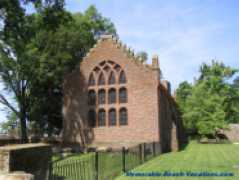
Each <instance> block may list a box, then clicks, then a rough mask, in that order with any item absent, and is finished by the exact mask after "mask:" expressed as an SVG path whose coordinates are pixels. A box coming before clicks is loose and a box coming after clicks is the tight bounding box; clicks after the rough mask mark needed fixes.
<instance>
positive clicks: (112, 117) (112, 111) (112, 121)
mask: <svg viewBox="0 0 239 180" xmlns="http://www.w3.org/2000/svg"><path fill="white" fill-rule="evenodd" d="M109 125H110V126H115V125H116V111H115V109H110V110H109Z"/></svg>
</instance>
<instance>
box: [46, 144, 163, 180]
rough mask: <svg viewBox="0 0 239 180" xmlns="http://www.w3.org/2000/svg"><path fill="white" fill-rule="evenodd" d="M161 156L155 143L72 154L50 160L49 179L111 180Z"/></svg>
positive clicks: (159, 149)
mask: <svg viewBox="0 0 239 180" xmlns="http://www.w3.org/2000/svg"><path fill="white" fill-rule="evenodd" d="M159 154H161V145H160V143H158V142H152V143H143V144H139V145H137V146H134V147H130V148H125V147H123V148H122V149H118V150H111V151H96V152H92V153H88V154H83V155H82V154H73V155H71V156H69V157H65V158H61V159H58V160H56V161H53V162H52V163H51V165H50V168H49V179H50V180H113V179H114V178H115V177H116V176H119V175H120V174H122V173H124V172H127V171H129V170H131V169H133V168H135V167H136V166H138V165H140V164H142V163H144V162H146V161H148V160H150V159H151V158H153V157H155V156H157V155H159Z"/></svg>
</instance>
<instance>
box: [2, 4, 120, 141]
mask: <svg viewBox="0 0 239 180" xmlns="http://www.w3.org/2000/svg"><path fill="white" fill-rule="evenodd" d="M29 2H31V3H34V5H35V8H36V13H33V14H26V12H25V9H24V6H22V3H25V4H26V5H27V3H29ZM0 8H1V9H0V18H1V19H0V21H1V22H2V26H1V28H0V77H1V79H2V81H3V83H4V85H5V87H6V88H5V90H6V91H7V92H10V93H13V96H14V97H15V98H16V101H17V104H18V107H17V108H15V107H14V106H13V104H12V103H11V102H10V101H9V100H7V98H6V96H4V94H2V93H1V94H0V103H2V104H4V105H6V106H7V107H8V108H9V109H11V110H12V111H13V112H14V113H15V114H16V115H17V117H18V118H19V119H20V124H21V132H22V133H21V135H22V140H23V142H27V130H26V129H27V123H26V122H27V121H36V122H37V123H38V124H39V125H40V129H42V130H44V129H46V130H48V131H49V132H50V130H52V129H53V127H57V128H61V122H62V121H61V120H62V116H61V105H62V101H61V99H62V80H63V76H64V74H65V73H68V72H70V71H72V70H73V69H74V68H75V67H76V64H78V63H79V62H80V60H81V59H82V57H83V56H84V55H85V54H86V52H87V51H88V49H89V48H90V47H91V46H92V45H93V44H94V43H95V40H96V39H97V37H99V36H100V35H101V34H104V33H114V34H116V33H115V28H114V26H113V24H112V23H111V22H110V21H109V20H108V19H106V18H104V17H102V16H101V15H100V13H98V12H97V10H96V8H95V7H94V6H90V7H89V9H88V10H87V11H86V12H85V13H78V14H75V15H71V14H70V13H69V12H66V11H65V9H64V1H63V0H45V1H43V0H42V1H41V0H36V1H35V0H34V1H33V0H25V1H20V0H12V1H8V0H3V1H1V2H0Z"/></svg>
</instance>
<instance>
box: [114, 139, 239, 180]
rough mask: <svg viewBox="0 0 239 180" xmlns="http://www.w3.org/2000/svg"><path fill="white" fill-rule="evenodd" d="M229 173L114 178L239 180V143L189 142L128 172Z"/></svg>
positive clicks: (141, 179)
mask: <svg viewBox="0 0 239 180" xmlns="http://www.w3.org/2000/svg"><path fill="white" fill-rule="evenodd" d="M152 171H153V172H161V173H162V172H165V171H171V172H180V171H181V172H187V171H191V172H203V171H206V172H232V173H234V176H233V177H185V176H184V177H129V176H126V175H123V176H121V177H119V178H117V180H151V179H152V180H155V179H157V180H189V179H190V180H239V145H238V144H237V145H236V144H198V143H196V142H191V143H190V144H189V145H188V146H187V147H186V148H185V149H184V150H183V151H180V152H173V153H167V154H163V155H161V156H158V157H156V158H154V159H152V160H150V161H148V162H146V163H145V164H143V165H141V166H138V167H137V168H135V169H134V170H132V172H152Z"/></svg>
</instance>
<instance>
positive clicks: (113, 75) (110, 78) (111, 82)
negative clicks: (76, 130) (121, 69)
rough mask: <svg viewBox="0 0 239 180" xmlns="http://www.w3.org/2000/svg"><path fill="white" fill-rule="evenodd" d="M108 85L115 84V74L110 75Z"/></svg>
mask: <svg viewBox="0 0 239 180" xmlns="http://www.w3.org/2000/svg"><path fill="white" fill-rule="evenodd" d="M108 84H115V74H114V72H111V73H110V77H109V82H108Z"/></svg>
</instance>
